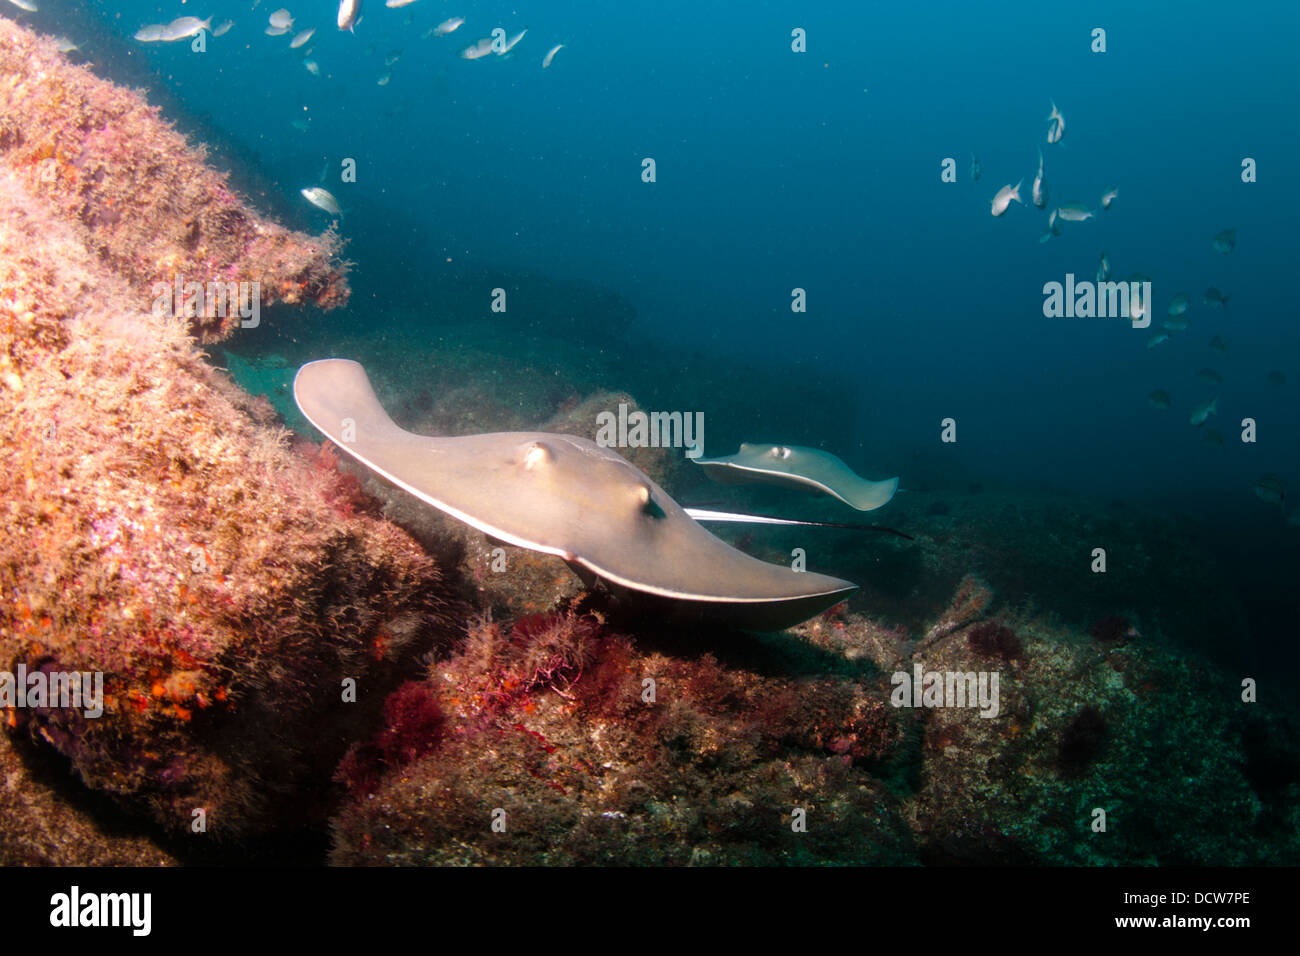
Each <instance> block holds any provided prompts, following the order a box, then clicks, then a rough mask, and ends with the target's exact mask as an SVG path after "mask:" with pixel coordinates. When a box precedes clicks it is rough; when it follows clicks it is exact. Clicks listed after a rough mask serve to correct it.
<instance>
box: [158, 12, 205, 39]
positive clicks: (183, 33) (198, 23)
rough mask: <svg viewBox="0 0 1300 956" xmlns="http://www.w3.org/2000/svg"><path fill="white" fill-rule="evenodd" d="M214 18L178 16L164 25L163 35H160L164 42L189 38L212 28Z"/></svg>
mask: <svg viewBox="0 0 1300 956" xmlns="http://www.w3.org/2000/svg"><path fill="white" fill-rule="evenodd" d="M211 27H212V18H211V17H208V18H207V19H206V20H200V19H199V18H198V17H177V18H176V19H175V20H173V21H172V22H171V23H169V24H167V25H166V26H165V27H163V32H162V36H161V37H159V39H161V40H162V41H163V42H164V43H168V42H172V41H175V40H187V39H189V38H190V37H192V36H195V35H196V34H199V33H202V32H203V31H204V30H208V29H211Z"/></svg>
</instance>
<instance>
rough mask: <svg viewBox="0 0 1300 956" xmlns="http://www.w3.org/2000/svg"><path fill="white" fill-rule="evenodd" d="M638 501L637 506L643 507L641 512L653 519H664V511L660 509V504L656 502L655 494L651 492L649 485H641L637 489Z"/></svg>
mask: <svg viewBox="0 0 1300 956" xmlns="http://www.w3.org/2000/svg"><path fill="white" fill-rule="evenodd" d="M636 500H637V504H639V505H640V506H641V510H642V511H644V512H645V513H646V514H648V515H650V516H651V517H653V518H662V517H663V516H664V509H663V508H660V507H659V504H658V502H656V501H655V496H654V493H653V492H652V491H651V490H650V486H649V485H641V486H640V487H639V488H637V490H636Z"/></svg>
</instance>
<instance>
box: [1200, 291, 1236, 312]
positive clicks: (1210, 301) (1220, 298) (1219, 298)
mask: <svg viewBox="0 0 1300 956" xmlns="http://www.w3.org/2000/svg"><path fill="white" fill-rule="evenodd" d="M1229 298H1231V297H1230V296H1226V295H1224V294H1223V293H1222V292H1220V291H1219V290H1218V289H1216V288H1215V287H1214V286H1210V287H1209V288H1208V289H1206V290H1205V304H1206V305H1218V306H1222V307H1223V308H1225V309H1226V308H1227V307H1228V299H1229Z"/></svg>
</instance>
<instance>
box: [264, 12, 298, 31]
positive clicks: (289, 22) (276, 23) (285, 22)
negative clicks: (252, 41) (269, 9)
mask: <svg viewBox="0 0 1300 956" xmlns="http://www.w3.org/2000/svg"><path fill="white" fill-rule="evenodd" d="M267 19H268V21H269V22H270V24H271V26H273V27H284V29H286V30H288V29H289V28H290V27H292V26H293V14H292V13H290V12H289V11H288V10H285V9H284V8H283V7H281V8H280V9H279V10H276V11H275V12H274V13H272V14H271V15H270V16H269V17H268V18H267Z"/></svg>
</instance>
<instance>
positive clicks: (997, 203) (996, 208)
mask: <svg viewBox="0 0 1300 956" xmlns="http://www.w3.org/2000/svg"><path fill="white" fill-rule="evenodd" d="M1023 183H1024V180H1023V179H1022V180H1021V181H1020V182H1018V183H1016V184H1015V185H1014V186H1012V185H1011V184H1010V183H1007V185H1005V186H1003V187H1002V188H1001V189H999V190H998V193H997V195H996V196H994V197H993V203H992V211H993V215H995V216H1000V215H1002V214H1003V213H1004V212H1006V211H1007V207H1008V206H1010V205H1011V201H1012V200H1015V201H1016V202H1018V203H1021V204H1022V205H1023V201H1022V200H1021V198H1020V187H1021V185H1022V184H1023Z"/></svg>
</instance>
